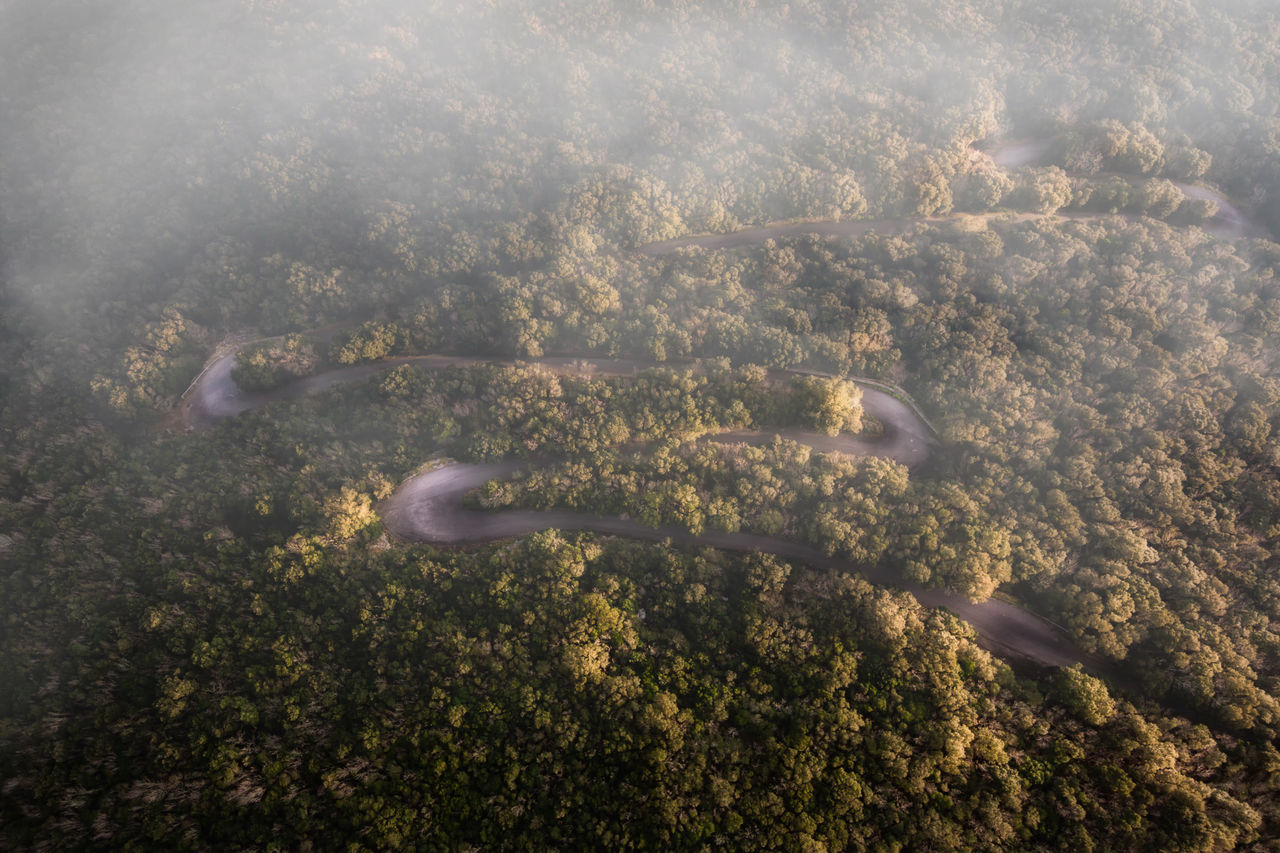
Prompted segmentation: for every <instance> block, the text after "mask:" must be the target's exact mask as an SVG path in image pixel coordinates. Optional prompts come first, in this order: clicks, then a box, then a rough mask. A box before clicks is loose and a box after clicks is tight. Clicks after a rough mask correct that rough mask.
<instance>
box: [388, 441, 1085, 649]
mask: <svg viewBox="0 0 1280 853" xmlns="http://www.w3.org/2000/svg"><path fill="white" fill-rule="evenodd" d="M522 467H525V466H524V465H522V464H521V463H518V462H510V461H507V462H496V463H491V464H484V465H473V464H465V463H451V464H448V465H445V466H442V467H439V468H436V469H434V470H431V471H427V472H425V473H422V474H418V475H416V476H414V477H410V478H409V479H408V480H406V481H405V482H404V483H402V484H401V485H400V487H399V488H398V489H397V490H396V492H395V493H394V494H393V495H392V496H391V497H390V498H388V499H387V500H386V501H385V502H383V505H382V506H381V508H380V512H381V515H382V519H383V523H384V524H385V525H386V528H387V530H388V531H389V532H390V533H391V534H393V535H394V536H396V537H397V538H399V539H402V540H407V541H413V542H430V543H434V544H438V545H467V544H475V543H479V542H488V541H493V540H497V539H508V538H513V537H518V536H526V535H528V534H531V533H535V532H537V531H540V530H547V529H551V528H555V529H558V530H572V531H591V532H594V533H603V534H608V535H613V536H623V537H627V538H630V539H643V540H648V541H656V542H665V541H670V542H677V543H682V544H686V545H700V546H707V547H712V548H719V549H724V550H729V551H747V552H750V551H758V552H761V553H769V554H776V555H777V556H780V557H783V558H784V559H789V560H796V561H799V562H803V563H807V564H809V565H812V566H816V567H818V568H823V569H829V570H836V571H853V572H857V573H859V574H861V575H862V576H863V577H865V578H867V580H869V581H871V582H872V583H875V584H879V585H882V586H891V587H897V588H899V589H903V590H905V591H907V592H910V593H911V594H912V595H914V596H915V597H916V599H917V600H918V601H919V602H920V603H921V604H923V605H925V606H927V607H945V608H947V609H948V610H950V611H951V612H953V613H954V614H956V616H958V617H959V618H960V619H962V620H964V621H965V622H967V623H968V624H969V625H971V626H973V628H974V630H975V631H976V632H977V635H978V641H979V643H980V644H981V645H982V646H983V647H984V648H986V649H988V650H989V651H991V652H993V653H995V654H997V655H999V656H1001V657H1006V658H1014V659H1023V660H1028V661H1032V662H1034V663H1036V664H1039V665H1042V666H1051V667H1052V666H1069V665H1071V664H1074V663H1085V664H1086V665H1087V666H1088V667H1089V668H1090V669H1091V670H1093V671H1100V666H1099V665H1098V664H1096V663H1095V662H1093V661H1091V660H1090V659H1089V657H1088V656H1087V655H1086V654H1085V653H1084V652H1082V651H1081V650H1080V649H1079V648H1078V647H1077V646H1076V645H1075V644H1074V643H1073V642H1071V640H1070V639H1069V638H1068V637H1067V636H1066V635H1065V634H1063V633H1062V632H1061V631H1060V630H1058V629H1057V628H1055V627H1054V626H1053V625H1051V624H1050V623H1049V622H1047V621H1045V620H1044V619H1041V618H1040V617H1038V616H1036V615H1034V614H1033V613H1031V612H1029V611H1027V610H1024V609H1023V608H1021V607H1018V606H1017V605H1014V604H1010V603H1008V602H1005V601H1000V600H997V599H988V600H987V601H983V602H978V603H974V602H972V601H970V600H968V599H967V598H965V597H964V596H962V595H958V594H956V593H953V592H947V591H945V590H938V589H923V588H921V587H918V586H915V585H913V584H910V583H907V582H905V581H904V580H903V579H902V578H901V577H900V576H898V575H896V574H894V573H892V572H890V571H887V570H885V569H882V568H879V567H867V566H860V565H853V564H851V563H848V562H846V561H843V560H840V559H838V558H835V557H831V556H829V555H827V554H824V553H823V552H821V551H819V550H818V549H817V548H813V547H811V546H809V545H804V544H802V543H799V542H791V541H787V540H784V539H774V538H772V537H768V536H758V535H754V534H749V533H720V532H707V533H698V534H694V533H690V532H689V531H687V530H683V529H681V528H678V527H672V526H664V527H656V528H655V527H647V526H645V525H643V524H641V523H639V522H637V521H634V520H632V519H626V518H615V517H611V516H595V515H588V514H586V513H579V512H573V511H571V510H563V509H552V510H519V509H517V510H504V511H502V512H496V513H494V512H481V511H476V510H470V509H467V508H466V506H465V505H464V501H463V499H464V498H465V496H466V495H467V493H468V492H470V491H472V490H473V489H477V488H479V487H480V486H482V485H483V484H484V483H485V482H487V481H489V480H491V479H503V478H507V477H510V476H511V475H512V474H514V473H515V472H516V471H518V470H520V469H521V468H522Z"/></svg>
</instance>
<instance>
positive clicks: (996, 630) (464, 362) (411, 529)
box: [184, 351, 1087, 666]
mask: <svg viewBox="0 0 1280 853" xmlns="http://www.w3.org/2000/svg"><path fill="white" fill-rule="evenodd" d="M409 363H411V364H415V365H417V366H420V367H423V368H426V369H442V368H445V367H450V366H469V365H479V364H515V363H520V364H535V365H538V366H540V367H542V368H543V369H548V370H552V371H555V372H557V373H560V374H563V375H579V376H583V375H596V376H630V375H636V374H638V373H639V372H641V371H642V370H645V369H648V368H650V367H653V366H655V365H653V364H651V363H647V362H642V361H638V360H636V361H628V360H617V359H593V360H586V359H581V358H573V357H551V358H544V359H532V360H526V361H521V362H511V361H504V360H495V359H486V358H481V357H473V356H448V355H429V356H406V357H401V358H395V359H388V360H386V361H381V362H376V363H373V364H365V365H358V366H354V367H342V368H336V369H333V370H328V371H324V372H322V373H319V374H317V375H315V376H311V377H307V378H305V379H300V380H298V381H296V382H293V383H290V384H288V385H286V386H284V387H282V388H280V389H277V390H275V391H271V392H265V393H255V392H247V391H243V390H241V389H240V388H239V387H238V386H236V384H235V382H234V381H233V380H232V379H231V370H232V368H233V367H234V365H235V352H234V351H231V352H227V353H223V354H221V355H220V356H219V357H217V358H216V359H215V360H213V361H212V362H210V364H209V365H208V366H207V367H206V369H205V370H204V372H203V373H202V374H201V375H200V377H198V378H197V380H196V382H194V383H193V384H192V387H191V388H190V389H189V391H188V393H187V395H186V398H185V400H184V416H185V418H186V420H187V423H188V424H189V426H190V427H192V428H196V427H200V426H207V425H209V424H210V423H212V422H214V421H217V420H220V419H222V418H226V417H231V416H234V415H236V414H239V413H241V412H245V411H248V410H251V409H254V408H257V407H260V406H262V405H265V404H267V403H270V402H274V401H277V400H285V399H296V398H300V397H305V396H307V395H309V394H314V393H318V392H320V391H323V390H325V389H327V388H331V387H333V386H334V385H337V384H339V383H341V382H349V381H354V380H357V379H362V378H365V377H368V376H371V375H373V374H375V373H377V372H379V371H383V370H386V369H388V368H389V367H392V366H394V365H398V364H409ZM771 375H773V376H775V377H782V376H787V375H792V374H789V373H788V372H787V371H771ZM860 384H861V385H862V394H863V397H862V401H863V408H864V411H866V412H867V414H869V415H871V416H872V417H875V418H876V419H877V420H879V421H880V422H881V423H882V424H884V427H885V429H884V435H883V436H882V437H880V438H876V439H871V438H866V437H862V436H853V435H844V434H842V435H838V436H828V435H823V434H819V433H814V432H809V431H805V430H798V429H783V430H775V431H755V430H731V431H727V432H722V433H718V434H715V435H713V436H710V438H711V439H712V440H714V441H722V442H748V443H762V442H766V441H771V440H772V439H773V436H774V435H780V436H782V437H783V438H789V439H792V440H795V441H798V442H801V443H803V444H806V445H808V446H810V447H813V448H814V449H815V450H819V451H824V452H831V451H836V452H842V453H850V454H854V455H861V456H882V457H886V458H889V459H894V460H896V461H898V462H901V463H902V464H904V465H907V466H915V465H918V464H920V463H921V462H923V461H925V460H926V459H928V457H929V455H930V452H931V450H932V448H933V447H934V446H936V443H937V439H936V437H935V436H934V434H933V431H932V429H931V428H930V426H929V425H928V423H927V422H926V421H925V420H924V418H923V416H921V415H920V414H918V412H917V411H916V410H915V409H914V408H913V407H912V406H911V405H910V404H909V403H907V402H904V401H903V400H902V399H899V398H898V397H897V396H895V395H894V394H891V393H889V391H888V390H886V388H888V387H889V386H882V385H881V384H880V383H875V382H874V381H863V382H862V383H860ZM521 467H522V463H519V462H513V461H506V462H498V463H491V464H485V465H472V464H462V463H453V464H450V465H446V466H444V467H441V468H437V469H435V470H432V471H428V472H426V473H423V474H419V475H416V476H413V477H410V478H409V479H408V480H406V481H405V482H404V483H402V484H401V485H400V487H399V488H398V489H397V490H396V491H395V493H394V494H393V495H392V496H391V497H390V498H388V499H387V500H386V501H384V502H383V504H382V506H381V507H380V512H381V515H382V518H383V522H384V523H385V525H386V527H387V530H388V531H389V532H391V533H392V534H393V535H395V536H396V537H398V538H400V539H403V540H406V541H417V542H432V543H436V544H447V545H465V544H475V543H480V542H488V541H494V540H500V539H508V538H513V537H518V536H524V535H528V534H530V533H533V532H536V531H539V530H546V529H548V528H557V529H560V530H581V531H592V532H596V533H602V534H607V535H614V536H624V537H628V538H633V539H642V540H648V541H672V542H679V543H684V544H692V545H701V546H709V547H713V548H723V549H726V550H732V551H760V552H763V553H771V554H776V555H778V556H780V557H783V558H786V559H792V560H797V561H800V562H804V563H807V564H810V565H813V566H817V567H820V568H828V569H834V570H845V571H849V570H852V571H857V572H859V573H861V574H862V575H863V576H865V577H867V578H868V580H870V581H872V582H874V583H878V584H882V585H888V586H895V587H898V588H900V589H905V590H907V591H909V592H911V593H912V594H914V595H915V596H916V598H917V599H918V600H919V601H920V602H921V603H922V604H924V605H926V606H929V607H945V608H947V609H949V610H951V611H952V612H953V613H955V614H956V615H957V616H959V617H960V618H961V619H963V620H964V621H966V622H968V623H969V624H970V625H972V626H973V627H974V629H975V630H976V631H977V633H978V637H979V640H980V642H981V643H982V644H983V646H984V647H986V648H988V649H990V650H991V651H993V652H995V653H997V654H999V655H1001V656H1004V657H1012V658H1016V659H1025V660H1030V661H1033V662H1035V663H1037V664H1041V665H1046V666H1065V665H1069V664H1072V663H1076V662H1079V661H1086V660H1087V658H1086V656H1085V655H1084V654H1083V653H1082V652H1081V651H1080V650H1079V649H1078V648H1077V647H1076V646H1075V645H1074V644H1073V643H1072V642H1071V641H1070V640H1069V639H1068V638H1067V637H1066V636H1065V635H1064V634H1063V633H1062V632H1061V631H1059V630H1058V629H1056V628H1054V627H1053V626H1052V625H1050V624H1049V623H1048V622H1046V621H1045V620H1043V619H1041V618H1039V617H1037V616H1035V615H1034V614H1032V613H1030V612H1029V611H1027V610H1024V609H1022V608H1020V607H1017V606H1016V605H1013V604H1009V603H1007V602H1003V601H999V600H996V599H991V600H988V601H984V602H981V603H977V604H975V603H973V602H971V601H969V600H968V599H966V598H964V597H963V596H960V595H957V594H955V593H950V592H946V591H943V590H934V589H923V588H919V587H915V586H913V585H911V584H908V583H905V582H904V581H903V579H902V578H901V577H899V576H896V575H894V574H893V573H891V572H888V571H885V570H883V569H878V568H868V567H865V566H854V565H851V564H849V563H847V562H844V561H841V560H839V559H836V558H834V557H830V556H828V555H826V554H824V553H822V552H821V551H819V550H818V549H816V548H813V547H811V546H808V545H804V544H802V543H799V542H790V541H787V540H782V539H774V538H771V537H767V536H758V535H754V534H748V533H720V532H707V533H701V534H693V533H690V532H688V531H687V530H683V529H680V528H677V527H670V526H668V527H658V528H652V527H646V526H645V525H643V524H640V523H639V522H637V521H634V520H632V519H626V518H615V517H606V516H593V515H588V514H584V513H578V512H573V511H570V510H545V511H543V510H506V511H502V512H496V513H495V512H477V511H473V510H469V509H467V508H466V507H465V506H464V503H463V498H464V497H465V496H466V494H467V493H468V492H470V491H472V490H474V489H476V488H479V487H480V486H481V485H483V484H484V483H485V482H487V481H488V480H491V479H495V478H505V477H510V476H511V475H512V474H514V473H515V472H516V471H517V470H519V469H520V468H521Z"/></svg>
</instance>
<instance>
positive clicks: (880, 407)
mask: <svg viewBox="0 0 1280 853" xmlns="http://www.w3.org/2000/svg"><path fill="white" fill-rule="evenodd" d="M235 357H236V354H235V351H232V352H228V353H224V354H222V355H220V356H218V357H217V358H215V359H214V360H213V361H212V362H210V363H209V365H208V366H207V367H206V368H205V369H204V372H203V373H201V374H200V376H199V377H198V378H197V379H196V381H195V382H193V383H192V385H191V388H190V389H188V391H187V394H186V397H185V398H184V400H183V404H182V416H183V419H184V421H185V422H186V424H187V427H188V428H189V429H198V428H201V427H205V426H208V425H210V424H212V423H214V422H215V421H219V420H222V419H223V418H227V417H232V416H234V415H238V414H240V413H241V412H246V411H249V410H250V409H256V408H259V407H260V406H264V405H266V404H267V403H271V402H275V401H278V400H292V399H298V398H301V397H306V396H308V395H310V394H316V393H319V392H321V391H324V390H326V389H328V388H332V387H333V386H334V385H338V384H340V383H343V382H352V381H355V380H358V379H364V378H367V377H369V376H372V375H374V374H376V373H379V372H381V371H384V370H387V369H389V368H391V367H394V366H396V365H400V364H412V365H414V366H415V367H419V368H422V369H424V370H442V369H444V368H446V367H474V366H478V365H482V364H506V365H515V364H526V365H534V366H537V367H540V368H542V369H544V370H550V371H552V372H553V373H556V374H559V375H561V376H602V377H604V376H610V377H616V376H636V375H639V374H640V373H641V372H643V371H645V370H649V369H652V368H655V367H681V366H687V365H681V364H671V363H667V364H659V363H657V362H647V361H641V360H639V359H607V358H605V359H587V358H580V357H573V356H549V357H546V358H536V359H523V360H506V359H492V358H482V357H480V356H465V355H416V356H400V357H397V358H390V359H387V360H385V361H378V362H374V363H371V364H361V365H356V366H353V367H338V368H334V369H332V370H326V371H324V372H322V373H317V374H316V375H314V376H308V377H306V378H304V379H299V380H297V381H295V382H290V383H288V384H287V385H285V386H283V387H281V388H279V389H277V390H275V391H266V392H253V391H244V390H241V389H240V387H239V386H238V385H236V383H235V381H234V380H233V379H232V378H231V370H232V368H233V367H235ZM769 375H770V377H771V378H774V379H787V378H790V377H793V376H801V375H807V374H803V373H798V372H794V371H787V370H770V371H769ZM853 381H854V382H856V383H857V384H858V385H859V387H860V388H861V389H862V408H863V411H864V412H866V414H868V415H870V416H871V417H873V418H875V419H876V420H878V421H880V423H881V424H883V425H884V435H883V436H882V437H879V438H874V439H871V438H864V437H860V436H852V435H844V434H841V435H838V436H829V435H824V434H822V433H817V432H810V431H807V430H800V429H780V430H772V431H759V430H731V431H728V432H724V433H720V434H718V435H717V436H716V437H715V438H716V440H718V441H737V442H742V443H761V442H768V441H770V440H772V438H773V436H774V435H775V434H776V435H781V436H782V437H783V438H789V439H792V440H794V441H798V442H800V443H802V444H807V445H809V446H810V447H813V448H814V449H816V450H821V451H825V452H843V453H849V454H852V455H855V456H884V457H887V458H889V459H894V460H896V461H898V462H901V463H902V464H904V465H906V466H907V467H914V466H916V465H919V464H920V463H921V462H923V461H925V460H926V459H928V458H929V452H930V449H931V448H932V447H933V446H935V445H936V444H937V439H936V438H935V436H934V434H933V430H932V429H931V428H930V427H929V425H928V423H927V422H925V421H924V419H923V417H922V416H920V415H919V414H918V413H917V412H916V410H915V409H914V408H913V407H912V406H911V405H909V404H907V403H904V402H903V401H902V400H900V399H898V398H897V397H896V396H894V395H893V394H891V393H889V392H888V391H887V390H885V389H887V388H890V387H891V386H886V385H884V384H883V383H879V382H876V381H875V380H859V379H854V380H853ZM904 396H905V395H904Z"/></svg>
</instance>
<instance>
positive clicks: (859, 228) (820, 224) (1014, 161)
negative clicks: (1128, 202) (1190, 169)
mask: <svg viewBox="0 0 1280 853" xmlns="http://www.w3.org/2000/svg"><path fill="white" fill-rule="evenodd" d="M1052 146H1053V140H1052V139H1029V140H1019V141H1015V142H1005V143H1001V144H999V145H997V146H996V147H994V148H992V149H990V150H989V151H986V152H978V151H977V150H976V149H975V150H974V153H975V154H977V155H981V156H984V157H989V158H990V159H991V161H992V163H993V164H994V165H996V166H998V167H1000V168H1002V169H1006V170H1007V169H1015V168H1021V167H1023V166H1031V165H1037V164H1039V163H1040V161H1041V160H1042V159H1043V158H1044V156H1045V154H1046V153H1048V151H1049V150H1050V149H1051V148H1052ZM1073 174H1074V173H1073ZM1076 177H1096V176H1091V175H1076ZM1174 186H1175V187H1177V188H1178V189H1179V190H1181V192H1182V194H1183V195H1184V196H1186V197H1187V198H1189V199H1200V200H1204V201H1212V202H1213V203H1215V204H1216V205H1217V206H1218V212H1217V215H1215V216H1214V217H1213V218H1212V219H1210V220H1208V221H1207V222H1205V223H1204V225H1203V227H1204V230H1205V231H1207V232H1208V233H1210V234H1212V235H1213V236H1215V237H1218V238H1220V239H1224V240H1238V239H1243V238H1248V237H1262V238H1269V236H1270V235H1268V233H1267V231H1266V229H1264V228H1262V227H1261V226H1259V225H1258V224H1257V223H1255V222H1253V221H1251V220H1250V219H1249V218H1248V217H1247V216H1245V215H1244V213H1243V212H1241V210H1240V209H1239V208H1238V207H1236V206H1235V205H1234V204H1232V203H1231V199H1229V198H1227V197H1226V196H1225V195H1223V194H1222V193H1220V192H1218V191H1217V190H1215V189H1212V188H1210V187H1206V186H1203V185H1201V184H1186V183H1175V184H1174ZM1116 216H1119V217H1123V218H1125V219H1139V218H1141V217H1140V216H1139V215H1137V214H1125V213H1114V214H1113V213H1084V212H1076V211H1058V212H1056V213H1025V212H1023V213H1014V212H1009V211H995V212H980V213H957V214H952V215H949V216H917V217H912V218H903V219H851V220H835V219H819V220H807V221H803V222H774V223H770V224H768V225H761V226H758V227H755V228H743V229H741V230H738V231H730V232H728V233H723V234H693V235H689V236H685V237H676V238H674V239H671V240H658V241H656V242H653V243H646V244H644V245H643V246H637V247H636V251H638V252H641V253H643V254H646V255H655V256H661V255H669V254H672V253H674V252H678V251H680V250H682V249H704V250H708V251H723V250H728V249H740V248H743V247H746V246H755V245H759V244H760V243H763V242H764V241H765V240H776V239H780V238H783V237H805V236H813V237H822V238H826V239H829V240H830V239H838V238H842V237H843V238H848V237H863V236H866V235H867V234H899V233H901V232H903V231H905V230H906V229H908V228H909V227H912V226H915V225H945V224H956V225H963V224H965V223H971V222H975V221H979V220H1002V221H1013V222H1019V221H1027V220H1032V219H1053V220H1057V221H1065V220H1071V219H1076V220H1095V219H1109V218H1112V217H1116Z"/></svg>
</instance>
